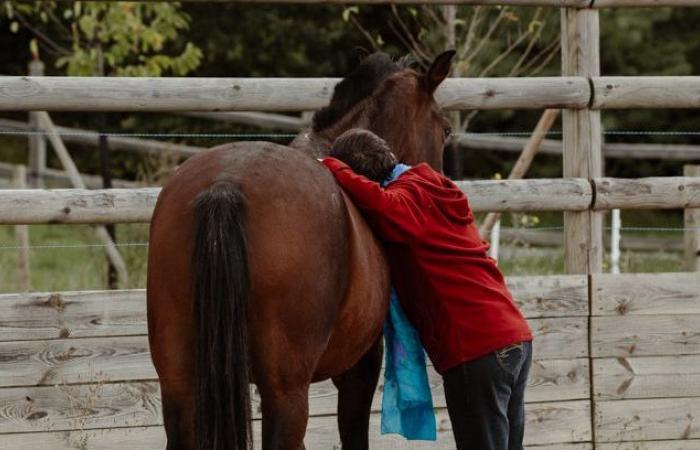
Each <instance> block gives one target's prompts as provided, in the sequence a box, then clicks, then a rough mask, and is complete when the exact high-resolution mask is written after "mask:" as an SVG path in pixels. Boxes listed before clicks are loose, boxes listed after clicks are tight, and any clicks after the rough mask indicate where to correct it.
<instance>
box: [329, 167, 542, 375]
mask: <svg viewBox="0 0 700 450" xmlns="http://www.w3.org/2000/svg"><path fill="white" fill-rule="evenodd" d="M323 163H324V164H325V165H326V166H327V167H328V168H329V169H330V170H331V171H332V172H333V175H335V177H336V179H337V180H338V183H340V185H341V186H342V187H343V189H344V190H345V191H346V192H347V193H348V195H349V196H350V197H351V198H352V200H353V202H354V203H355V205H356V206H357V207H358V208H359V209H360V211H361V212H362V213H363V215H364V217H365V218H366V219H367V221H368V222H369V224H370V226H371V227H372V229H373V230H374V232H375V233H376V234H377V236H378V237H379V238H380V239H381V240H382V241H383V243H384V246H385V249H386V252H387V257H388V259H389V266H390V269H391V280H392V283H393V285H394V288H395V289H396V291H397V293H398V296H399V299H400V301H401V306H403V308H404V310H405V312H406V315H407V317H408V318H409V320H410V321H411V322H412V323H413V325H414V326H415V327H416V329H417V330H418V332H419V334H420V337H421V341H422V343H423V346H424V347H425V349H426V351H427V353H428V356H429V357H430V359H431V360H432V361H433V364H434V366H435V369H436V370H437V371H438V372H439V373H444V372H445V371H446V370H447V369H450V368H452V367H455V366H457V365H459V364H462V363H464V362H467V361H471V360H474V359H476V358H479V357H481V356H484V355H486V354H488V353H490V352H493V351H495V350H498V349H500V348H502V347H504V346H506V345H509V344H514V343H517V342H522V341H531V340H532V332H531V331H530V328H529V327H528V325H527V322H526V321H525V319H524V318H523V315H522V313H521V312H520V310H519V309H518V307H517V306H516V305H515V303H514V302H513V298H512V296H511V294H510V292H509V291H508V288H507V287H506V283H505V280H504V279H503V274H502V273H501V271H500V270H499V269H498V267H497V266H496V262H495V261H494V260H493V258H491V257H489V256H488V254H487V253H486V252H487V250H488V244H487V243H486V242H484V241H482V240H481V237H480V236H479V231H478V229H477V228H476V225H475V224H474V216H473V214H472V211H471V209H470V208H469V203H468V201H467V197H466V195H464V193H463V192H462V191H461V190H460V189H459V188H458V187H457V185H455V184H454V183H453V182H452V181H450V180H449V179H448V178H446V177H444V176H443V175H441V174H440V173H438V172H436V171H435V170H433V169H432V168H431V167H430V166H428V165H427V164H424V163H423V164H418V165H416V166H414V167H412V168H410V169H409V170H407V171H406V172H404V173H403V174H401V175H400V176H399V177H398V178H397V179H396V180H395V181H393V182H392V183H391V184H389V185H388V186H387V187H386V188H382V187H380V185H379V183H376V182H373V181H371V180H369V179H368V178H365V177H363V176H361V175H358V174H356V173H355V172H353V171H352V169H350V167H349V166H347V165H346V164H345V163H343V162H341V161H339V160H337V159H334V158H326V159H324V160H323Z"/></svg>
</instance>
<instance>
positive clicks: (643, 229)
mask: <svg viewBox="0 0 700 450" xmlns="http://www.w3.org/2000/svg"><path fill="white" fill-rule="evenodd" d="M604 228H605V229H606V230H612V227H609V226H608V227H604ZM502 230H522V231H563V230H564V227H563V226H560V225H559V226H542V227H511V228H503V229H502ZM620 230H621V231H622V232H625V231H627V232H651V231H653V232H672V233H674V232H675V233H682V232H685V231H700V227H622V228H621V229H620ZM114 245H116V246H117V247H147V246H148V242H121V243H115V244H114ZM106 246H107V245H106V244H84V243H77V242H76V243H55V244H54V243H50V244H39V245H29V246H28V247H23V246H20V245H16V244H0V250H18V249H20V248H29V249H30V250H53V249H77V248H104V247H106Z"/></svg>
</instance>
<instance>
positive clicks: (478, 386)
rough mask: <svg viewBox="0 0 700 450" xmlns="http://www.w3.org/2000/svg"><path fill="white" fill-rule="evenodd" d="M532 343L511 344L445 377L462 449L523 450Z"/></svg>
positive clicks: (457, 368) (450, 408) (450, 409)
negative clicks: (526, 394) (526, 393)
mask: <svg viewBox="0 0 700 450" xmlns="http://www.w3.org/2000/svg"><path fill="white" fill-rule="evenodd" d="M531 362H532V345H531V343H530V342H523V343H518V344H513V345H509V346H507V347H504V348H502V349H500V350H498V351H495V352H493V353H489V354H488V355H486V356H483V357H481V358H479V359H476V360H474V361H469V362H466V363H464V364H461V365H459V366H457V367H453V368H451V369H449V370H447V371H446V372H445V373H444V374H443V381H444V387H445V398H446V400H447V411H448V413H449V415H450V421H451V422H452V431H453V433H454V436H455V441H456V443H457V449H458V450H522V448H523V432H524V431H525V409H524V394H525V386H526V384H527V374H528V372H529V370H530V364H531Z"/></svg>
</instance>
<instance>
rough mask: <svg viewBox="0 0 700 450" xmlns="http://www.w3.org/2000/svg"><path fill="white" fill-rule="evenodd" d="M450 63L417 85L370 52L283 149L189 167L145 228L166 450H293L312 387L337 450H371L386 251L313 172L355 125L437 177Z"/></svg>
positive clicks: (207, 159) (232, 151)
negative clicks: (328, 399) (256, 425)
mask: <svg viewBox="0 0 700 450" xmlns="http://www.w3.org/2000/svg"><path fill="white" fill-rule="evenodd" d="M452 56H453V52H446V53H443V54H441V55H440V56H438V57H437V58H436V60H435V61H434V62H433V64H432V65H431V67H430V70H429V71H428V72H427V73H426V74H419V73H417V72H415V71H414V70H411V69H408V68H404V67H402V66H401V65H399V64H397V63H394V62H393V61H392V60H391V59H390V58H389V57H388V56H386V55H384V54H380V53H378V54H374V55H371V56H370V57H368V58H367V59H366V60H365V61H363V62H362V63H361V64H360V65H359V66H358V68H357V69H356V70H355V71H354V72H353V73H352V74H350V75H349V76H348V77H346V78H345V79H344V80H343V81H341V82H340V83H339V84H338V85H337V86H336V88H335V91H334V93H333V97H332V100H331V103H330V105H329V106H328V107H327V108H324V109H323V110H321V111H319V112H318V113H317V114H316V115H315V116H314V126H313V128H312V130H310V131H309V132H306V133H302V134H301V135H300V136H299V137H297V139H295V141H294V142H293V143H292V144H291V145H290V146H281V145H276V144H271V143H265V142H241V143H235V144H227V145H222V146H219V147H216V148H213V149H211V150H210V151H207V152H205V153H202V154H199V155H197V156H194V157H192V158H190V159H189V160H188V161H187V162H185V163H184V164H183V165H182V166H181V167H180V168H178V169H177V170H176V171H175V173H174V174H173V176H172V178H171V179H170V180H169V181H168V183H167V184H166V186H165V187H164V188H163V191H162V192H161V194H160V197H159V198H158V203H157V205H156V208H155V212H154V214H153V219H152V222H151V234H150V245H149V264H148V331H149V342H150V346H151V355H152V359H153V363H154V365H155V367H156V370H157V372H158V375H159V377H160V385H161V393H162V399H163V418H164V422H165V431H166V434H167V438H168V447H167V448H168V449H169V450H175V449H188V450H191V449H202V450H204V449H206V450H223V449H235V450H243V449H247V448H250V447H252V431H251V406H250V397H249V392H250V391H249V383H250V382H252V383H255V384H256V385H257V387H258V390H259V392H260V397H261V402H262V405H261V406H262V448H263V449H264V450H273V449H275V450H277V449H281V450H298V449H303V448H304V445H303V439H304V433H305V430H306V424H307V421H308V392H309V385H310V384H311V383H312V382H315V381H320V380H323V379H327V378H332V380H333V382H334V384H335V385H336V386H337V388H338V426H339V429H340V437H341V441H342V445H343V448H344V449H345V450H353V449H367V448H368V427H369V416H370V406H371V403H372V397H373V395H374V390H375V388H376V384H377V379H378V376H379V371H380V367H381V354H382V350H381V341H380V337H381V330H382V325H383V322H384V319H385V315H386V310H387V305H388V293H389V277H388V270H387V266H386V261H385V258H384V255H383V253H382V249H381V247H380V245H379V244H378V242H377V241H376V239H375V238H374V237H373V235H372V233H371V231H370V229H369V228H368V227H367V225H366V223H365V222H364V220H363V219H362V217H361V216H360V215H359V214H358V212H357V210H356V209H355V208H354V207H353V205H352V204H351V203H350V202H349V201H348V200H347V198H346V197H345V196H344V195H343V194H342V192H341V190H340V189H339V188H338V186H337V185H336V183H335V181H334V179H333V177H332V176H331V175H330V173H329V172H328V171H327V170H326V169H325V168H324V167H323V166H322V165H321V164H319V163H318V162H317V161H316V158H317V157H319V156H322V155H323V154H325V152H326V150H327V149H328V148H329V146H330V143H331V142H332V141H333V140H334V138H335V137H336V136H338V135H339V134H340V133H342V132H343V131H345V130H347V129H349V128H351V127H362V128H367V129H370V130H372V131H374V132H376V133H377V134H379V135H380V136H382V137H383V138H384V139H386V140H387V141H388V143H389V144H390V145H391V146H392V147H393V149H394V150H395V152H396V154H397V156H398V157H399V159H400V160H402V161H404V162H406V163H409V164H414V163H418V162H421V161H427V162H428V163H429V164H430V165H432V166H433V167H434V168H436V169H441V168H442V151H443V147H444V142H445V137H446V133H445V130H446V122H445V121H444V119H443V117H442V114H441V113H440V110H439V108H438V106H437V104H436V103H435V101H434V99H433V93H434V91H435V89H436V88H437V87H438V85H439V84H440V83H441V82H442V81H443V79H444V78H445V77H446V76H447V73H448V71H449V68H450V62H451V59H452Z"/></svg>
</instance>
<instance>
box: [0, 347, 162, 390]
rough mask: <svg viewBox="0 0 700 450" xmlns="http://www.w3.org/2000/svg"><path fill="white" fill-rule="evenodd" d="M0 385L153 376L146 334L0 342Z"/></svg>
mask: <svg viewBox="0 0 700 450" xmlns="http://www.w3.org/2000/svg"><path fill="white" fill-rule="evenodd" d="M0 363H1V364H2V370H0V386H3V387H4V386H34V385H49V386H52V385H54V384H72V383H84V382H89V381H93V380H95V379H98V378H100V379H104V380H109V381H116V380H120V381H129V380H145V379H154V378H155V376H156V374H155V370H154V369H153V365H152V363H151V356H150V353H149V351H148V339H147V338H146V336H126V337H119V338H87V339H56V340H50V341H20V342H2V343H0Z"/></svg>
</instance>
